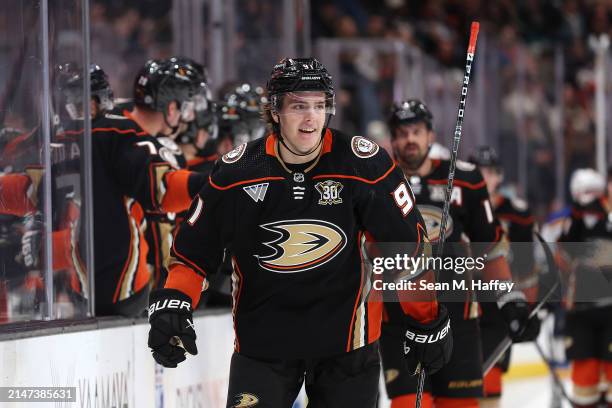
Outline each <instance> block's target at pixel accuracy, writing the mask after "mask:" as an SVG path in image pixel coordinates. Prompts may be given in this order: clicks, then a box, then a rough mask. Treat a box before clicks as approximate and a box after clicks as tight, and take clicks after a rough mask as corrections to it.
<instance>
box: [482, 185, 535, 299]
mask: <svg viewBox="0 0 612 408" xmlns="http://www.w3.org/2000/svg"><path fill="white" fill-rule="evenodd" d="M493 208H494V210H495V216H496V217H497V218H498V219H499V221H500V223H501V225H502V227H503V229H504V231H505V233H506V237H508V240H509V241H510V251H511V255H510V256H509V257H508V258H509V262H510V269H511V271H512V276H513V278H514V280H515V282H516V283H517V286H518V288H519V289H521V290H522V291H523V292H524V293H525V295H526V296H527V299H529V300H531V301H534V300H535V299H536V296H537V289H538V283H539V280H538V279H539V277H538V269H537V266H536V264H535V258H534V250H535V248H534V245H533V243H534V241H533V234H534V229H535V217H534V216H533V215H532V214H531V211H530V210H529V207H528V206H527V203H525V202H524V201H522V200H519V199H517V198H509V197H505V196H503V195H499V196H497V197H496V198H495V200H494V201H493Z"/></svg>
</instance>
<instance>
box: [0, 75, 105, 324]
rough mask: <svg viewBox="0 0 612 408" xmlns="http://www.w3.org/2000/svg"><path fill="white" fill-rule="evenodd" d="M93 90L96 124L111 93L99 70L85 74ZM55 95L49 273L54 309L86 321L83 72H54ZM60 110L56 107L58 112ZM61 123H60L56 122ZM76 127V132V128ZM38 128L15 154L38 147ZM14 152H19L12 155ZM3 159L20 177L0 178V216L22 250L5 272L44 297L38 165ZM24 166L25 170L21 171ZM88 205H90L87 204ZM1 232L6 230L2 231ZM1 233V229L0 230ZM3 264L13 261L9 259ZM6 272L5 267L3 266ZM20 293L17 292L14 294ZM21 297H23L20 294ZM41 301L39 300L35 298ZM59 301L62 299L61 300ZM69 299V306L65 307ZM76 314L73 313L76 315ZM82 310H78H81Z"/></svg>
mask: <svg viewBox="0 0 612 408" xmlns="http://www.w3.org/2000/svg"><path fill="white" fill-rule="evenodd" d="M89 74H90V84H91V104H90V107H91V116H92V118H95V117H97V116H99V115H102V114H103V113H104V112H105V111H108V110H110V109H112V91H110V87H109V86H108V81H107V78H106V74H105V73H104V71H102V70H101V69H100V67H99V66H97V65H91V66H90V69H89ZM54 91H55V96H56V98H55V99H56V102H57V103H56V108H57V109H56V111H55V112H57V114H55V115H54V119H53V123H52V131H53V133H52V140H51V141H52V144H51V145H50V154H51V192H50V193H47V194H50V195H51V198H52V210H53V212H52V218H51V220H49V222H50V225H51V227H52V233H51V242H52V253H53V256H52V259H53V265H52V270H53V272H54V296H55V297H56V299H55V301H56V303H58V304H62V303H63V304H64V305H65V306H68V305H69V304H70V303H71V305H70V306H69V309H72V311H70V310H65V311H62V312H60V313H62V316H63V317H69V316H70V314H66V313H72V312H76V313H77V314H81V315H84V314H85V312H86V310H85V309H86V308H85V303H84V302H83V300H84V299H85V298H87V295H88V289H87V273H86V270H85V264H84V263H83V261H82V255H81V252H80V250H81V246H80V245H79V243H80V242H81V240H82V239H84V238H83V236H82V232H83V228H82V227H83V223H82V222H81V219H80V218H81V203H82V200H83V197H81V194H80V192H81V186H82V177H81V172H82V169H81V165H82V162H81V150H82V140H81V135H82V120H83V117H82V113H83V104H82V101H83V81H82V71H81V70H80V69H79V68H77V67H76V66H74V65H73V64H62V65H59V66H58V67H57V69H56V71H55V72H54ZM57 105H59V106H57ZM60 118H61V119H60ZM75 124H78V126H76V127H75V126H74V125H75ZM39 132H40V131H39V127H37V128H36V129H35V130H34V131H33V132H32V134H31V135H28V137H27V138H24V137H20V136H18V137H17V138H15V139H14V140H15V141H19V142H21V143H23V144H24V145H25V146H20V148H19V149H18V150H22V149H24V148H25V149H26V150H27V149H28V147H27V146H30V145H33V147H34V148H35V147H37V145H36V144H37V143H38V140H39V135H38V133H39ZM15 151H17V149H15ZM5 153H7V155H6V156H5V159H7V160H10V161H11V163H10V166H9V167H11V168H14V169H19V170H20V171H19V172H13V173H7V174H4V175H2V176H0V215H2V216H3V218H5V219H6V217H7V215H9V214H10V215H11V216H12V217H14V218H13V221H12V223H11V226H10V227H9V228H8V230H9V231H10V230H13V231H15V230H20V231H21V234H22V235H21V237H19V236H14V237H15V238H16V239H17V240H18V242H19V243H21V246H20V248H19V253H18V255H17V256H15V254H12V257H13V258H16V259H18V260H19V262H18V263H17V264H13V265H12V266H9V267H8V269H9V270H12V272H13V274H15V273H17V274H20V275H21V276H25V277H27V278H26V279H25V280H24V289H25V287H30V288H33V287H36V288H39V290H40V292H42V287H43V284H44V283H43V280H42V275H41V270H42V265H41V260H42V259H44V258H43V254H42V253H41V251H42V245H41V241H42V239H41V237H42V234H43V216H42V209H41V206H42V197H43V195H44V194H45V192H44V191H43V187H42V183H41V181H42V178H43V168H42V166H41V165H40V163H39V160H40V156H39V154H35V155H32V156H34V157H30V160H31V161H30V162H29V163H27V162H24V161H23V159H22V158H20V157H14V156H13V157H11V156H12V155H10V154H9V153H10V152H5ZM24 165H25V168H23V167H22V166H24ZM87 205H89V204H87ZM2 227H4V225H3V226H2ZM2 229H4V228H2ZM7 255H8V256H7V257H4V259H3V261H2V262H4V260H6V259H9V258H11V255H10V254H7ZM5 268H6V265H5ZM18 290H21V289H18ZM21 292H22V293H25V292H27V291H26V290H21ZM38 298H39V299H38V300H39V301H40V300H42V299H43V296H38ZM62 298H63V299H62ZM68 299H69V301H67V300H68ZM75 309H76V310H75ZM79 309H80V310H79Z"/></svg>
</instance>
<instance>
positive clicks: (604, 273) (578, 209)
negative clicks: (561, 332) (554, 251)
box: [559, 168, 612, 408]
mask: <svg viewBox="0 0 612 408" xmlns="http://www.w3.org/2000/svg"><path fill="white" fill-rule="evenodd" d="M591 198H592V199H591V200H590V201H588V198H587V199H584V200H582V202H580V203H579V202H574V203H573V204H572V211H571V216H570V220H571V221H570V225H569V226H568V228H566V230H565V231H564V233H563V234H562V236H561V238H560V240H559V241H560V243H559V246H560V247H561V248H562V249H563V250H564V252H565V254H567V256H568V261H567V263H568V264H569V265H571V267H570V268H569V269H570V270H569V272H570V276H569V288H568V294H567V296H566V302H565V305H566V308H567V313H566V322H565V330H566V332H565V336H566V338H565V346H566V356H567V358H568V360H570V361H571V362H572V385H573V393H572V394H573V395H572V399H573V404H574V406H575V407H581V408H582V407H585V408H590V407H601V406H608V407H609V406H611V405H612V291H611V290H610V288H612V285H611V284H610V282H611V281H612V278H611V277H612V263H611V262H610V256H609V254H610V252H611V251H612V205H611V204H610V203H612V168H611V169H609V171H608V178H607V189H606V190H605V192H604V193H603V194H601V195H599V196H596V197H591ZM601 380H603V381H604V382H605V383H607V390H606V392H604V393H603V395H601V393H600V391H599V388H598V387H599V384H600V381H601Z"/></svg>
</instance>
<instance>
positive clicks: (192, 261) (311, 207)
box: [149, 58, 452, 408]
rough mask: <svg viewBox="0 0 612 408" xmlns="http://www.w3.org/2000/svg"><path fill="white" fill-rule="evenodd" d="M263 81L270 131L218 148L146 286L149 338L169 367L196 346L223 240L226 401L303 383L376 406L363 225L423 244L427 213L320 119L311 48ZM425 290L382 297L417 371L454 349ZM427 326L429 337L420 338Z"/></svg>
mask: <svg viewBox="0 0 612 408" xmlns="http://www.w3.org/2000/svg"><path fill="white" fill-rule="evenodd" d="M267 91H268V94H269V97H270V105H269V106H268V107H267V112H266V116H267V120H268V122H269V124H270V125H271V127H272V129H273V132H272V133H271V134H270V135H268V136H267V137H264V138H261V139H258V140H255V141H253V142H250V143H248V144H242V145H240V146H238V147H237V148H236V149H234V150H233V151H231V152H229V153H227V154H226V155H224V156H223V157H222V159H221V160H219V161H218V163H217V165H216V166H215V168H214V170H213V172H212V174H211V176H210V183H209V184H208V185H207V186H206V187H204V189H202V191H201V192H200V193H199V195H198V196H197V197H196V199H195V200H194V202H193V203H192V207H191V209H190V211H189V214H188V216H187V219H186V221H185V222H184V223H183V224H182V225H181V226H180V228H179V231H178V233H177V236H176V240H175V244H174V248H173V255H174V257H175V260H174V262H173V263H172V264H171V266H170V272H169V276H168V280H167V282H166V285H165V288H164V289H161V290H158V291H155V292H153V293H152V294H151V298H150V308H149V321H150V323H151V330H150V332H149V346H150V347H151V348H152V349H153V357H154V358H155V359H156V360H157V361H158V362H160V363H161V364H163V365H165V366H168V367H175V366H176V365H177V364H178V363H180V362H181V361H183V360H184V359H185V356H184V352H185V350H187V351H188V352H190V353H191V354H195V353H197V348H196V344H195V331H194V329H193V325H192V323H191V322H192V313H191V310H192V308H194V307H195V306H196V305H197V304H198V301H199V299H200V293H201V290H202V286H203V284H204V283H205V278H206V274H207V273H209V272H210V271H214V270H216V268H217V266H218V265H219V263H220V262H221V260H222V254H223V249H224V248H227V249H228V251H229V252H230V253H232V254H233V255H234V256H233V258H232V261H233V266H234V273H233V295H234V296H233V316H234V328H235V335H236V337H235V352H234V355H233V357H232V364H231V370H230V383H229V391H228V400H227V406H228V407H234V406H239V405H238V404H240V402H244V401H245V399H248V401H250V402H252V403H253V406H262V407H275V408H276V407H278V408H285V407H287V408H289V407H291V406H292V404H293V402H294V400H295V398H296V396H297V394H298V392H299V390H300V387H301V385H302V383H304V382H305V383H306V392H307V394H308V397H309V401H310V402H309V403H310V404H312V405H313V406H319V407H323V406H327V407H375V406H376V400H377V393H378V380H379V374H380V362H379V355H378V341H377V340H378V338H379V336H380V321H381V313H382V304H381V303H380V301H378V302H375V301H371V299H370V297H369V293H370V291H369V288H370V285H369V276H368V274H367V272H366V269H365V268H364V263H363V261H362V256H363V252H362V249H363V243H364V241H365V234H366V233H368V234H369V235H371V236H372V238H373V239H375V240H376V241H377V242H379V243H383V242H400V243H405V246H406V248H407V249H408V248H412V249H413V250H414V249H415V248H416V250H417V251H418V250H420V248H421V247H422V244H423V243H424V241H425V240H426V237H425V231H424V227H423V221H422V218H421V216H420V215H419V212H418V210H417V209H416V207H415V206H414V200H413V196H412V193H411V192H410V188H409V186H408V185H407V184H406V181H405V179H404V176H403V174H402V172H401V170H400V169H399V168H398V167H397V166H396V165H395V164H394V163H393V161H392V160H391V159H390V158H389V156H388V155H387V153H386V152H385V151H384V150H383V149H380V148H379V146H378V145H376V144H375V143H373V142H371V141H369V140H367V139H364V138H362V137H360V136H354V137H352V138H351V137H347V136H345V135H343V134H342V133H340V132H338V131H336V130H332V129H330V128H328V122H329V118H330V115H331V114H333V113H334V109H335V105H334V90H333V87H332V83H331V77H330V75H329V74H328V73H327V70H326V69H325V68H324V67H323V66H322V65H321V64H320V63H319V62H318V61H317V60H316V59H313V58H304V59H284V60H282V61H281V62H280V63H279V64H277V65H275V66H274V69H273V71H272V75H271V79H270V81H269V82H268V85H267ZM426 275H429V273H424V274H421V275H416V274H415V278H416V279H421V278H424V277H425V276H426ZM430 295H431V296H430V298H429V301H427V302H420V303H416V302H401V303H399V302H396V303H391V304H388V306H387V308H388V310H389V313H394V314H395V315H397V316H398V317H397V318H398V319H403V320H402V323H403V324H404V328H405V330H406V331H405V334H406V336H405V337H404V339H398V340H397V342H396V343H395V344H394V347H396V348H397V350H398V352H399V353H400V354H401V358H402V359H403V361H404V363H405V364H406V365H407V366H408V367H409V369H411V370H415V369H416V367H417V364H418V363H419V362H420V363H421V365H422V366H424V367H425V369H428V370H431V371H435V369H437V368H439V367H440V366H442V365H443V364H444V363H445V362H446V361H447V360H448V358H449V356H450V352H451V348H452V335H451V332H450V326H449V320H448V317H447V313H446V310H445V308H444V307H443V306H440V305H438V304H437V302H436V300H435V295H434V294H433V293H431V294H430ZM400 316H401V317H400ZM173 337H178V338H179V339H180V340H181V343H182V345H183V346H184V347H185V350H183V349H182V348H180V347H179V346H177V345H176V344H177V343H176V341H174V340H172V339H173ZM423 337H427V338H431V339H435V340H432V342H430V343H428V344H427V343H419V342H417V341H415V340H414V339H415V338H418V339H420V338H423ZM411 338H412V340H411ZM171 340H172V341H171ZM404 353H406V354H404Z"/></svg>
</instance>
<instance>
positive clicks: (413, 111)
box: [387, 99, 433, 137]
mask: <svg viewBox="0 0 612 408" xmlns="http://www.w3.org/2000/svg"><path fill="white" fill-rule="evenodd" d="M432 120H433V115H432V114H431V112H430V111H429V108H427V105H425V104H424V103H423V102H422V101H420V100H419V99H407V100H405V101H401V102H396V103H394V104H393V107H392V108H391V115H390V116H389V119H388V120H387V125H388V126H389V130H390V131H391V135H392V137H393V135H394V133H395V129H397V127H398V126H400V125H407V124H411V123H416V122H424V123H425V125H426V126H427V128H428V129H430V130H431V129H432V128H433V125H432Z"/></svg>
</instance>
